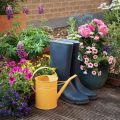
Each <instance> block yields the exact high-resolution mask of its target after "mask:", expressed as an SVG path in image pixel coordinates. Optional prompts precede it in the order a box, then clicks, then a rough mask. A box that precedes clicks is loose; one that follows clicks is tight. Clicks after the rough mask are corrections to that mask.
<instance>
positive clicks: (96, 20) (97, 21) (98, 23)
mask: <svg viewBox="0 0 120 120" xmlns="http://www.w3.org/2000/svg"><path fill="white" fill-rule="evenodd" d="M93 22H95V23H96V24H97V25H98V26H101V25H104V22H103V21H102V20H99V19H94V20H93Z"/></svg>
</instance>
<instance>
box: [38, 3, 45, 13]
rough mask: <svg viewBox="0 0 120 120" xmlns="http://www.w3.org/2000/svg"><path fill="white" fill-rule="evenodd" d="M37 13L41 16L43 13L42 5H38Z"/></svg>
mask: <svg viewBox="0 0 120 120" xmlns="http://www.w3.org/2000/svg"><path fill="white" fill-rule="evenodd" d="M38 13H39V14H43V13H44V6H43V5H39V6H38Z"/></svg>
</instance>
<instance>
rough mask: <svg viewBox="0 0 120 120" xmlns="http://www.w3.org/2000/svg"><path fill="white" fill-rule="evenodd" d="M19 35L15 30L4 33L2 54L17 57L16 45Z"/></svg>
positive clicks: (1, 43) (0, 41)
mask: <svg viewBox="0 0 120 120" xmlns="http://www.w3.org/2000/svg"><path fill="white" fill-rule="evenodd" d="M17 43H18V37H17V35H16V33H15V32H8V33H3V34H1V36H0V54H1V55H3V56H5V57H7V58H17V55H16V53H17V52H16V46H17Z"/></svg>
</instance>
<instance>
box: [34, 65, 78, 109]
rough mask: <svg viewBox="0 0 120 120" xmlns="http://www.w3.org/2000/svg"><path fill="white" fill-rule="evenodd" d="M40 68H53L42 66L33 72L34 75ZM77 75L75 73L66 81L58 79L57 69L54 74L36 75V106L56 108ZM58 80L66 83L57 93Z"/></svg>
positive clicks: (39, 107)
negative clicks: (63, 93)
mask: <svg viewBox="0 0 120 120" xmlns="http://www.w3.org/2000/svg"><path fill="white" fill-rule="evenodd" d="M40 69H51V68H49V67H41V68H39V69H37V70H36V71H35V72H34V73H33V76H34V75H35V73H36V72H38V71H39V70H40ZM51 70H53V69H51ZM53 71H54V70H53ZM75 77H77V75H73V76H72V77H70V78H69V79H68V80H66V81H58V76H57V74H56V72H55V71H54V74H53V75H40V76H37V77H35V107H36V108H38V109H43V110H48V109H53V108H56V107H57V100H58V98H59V97H60V95H61V94H62V92H63V91H64V90H65V88H66V87H67V85H68V84H69V82H70V81H71V80H72V79H74V78H75ZM58 82H61V83H62V82H64V85H63V87H62V88H61V89H60V91H59V92H58V93H57V85H58V84H57V83H58Z"/></svg>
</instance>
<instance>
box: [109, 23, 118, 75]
mask: <svg viewBox="0 0 120 120" xmlns="http://www.w3.org/2000/svg"><path fill="white" fill-rule="evenodd" d="M109 34H110V36H109V38H108V39H109V44H111V46H112V49H111V54H112V55H114V56H115V58H116V61H117V62H116V65H115V69H116V71H117V72H118V73H120V23H115V22H113V23H112V24H110V25H109Z"/></svg>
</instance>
